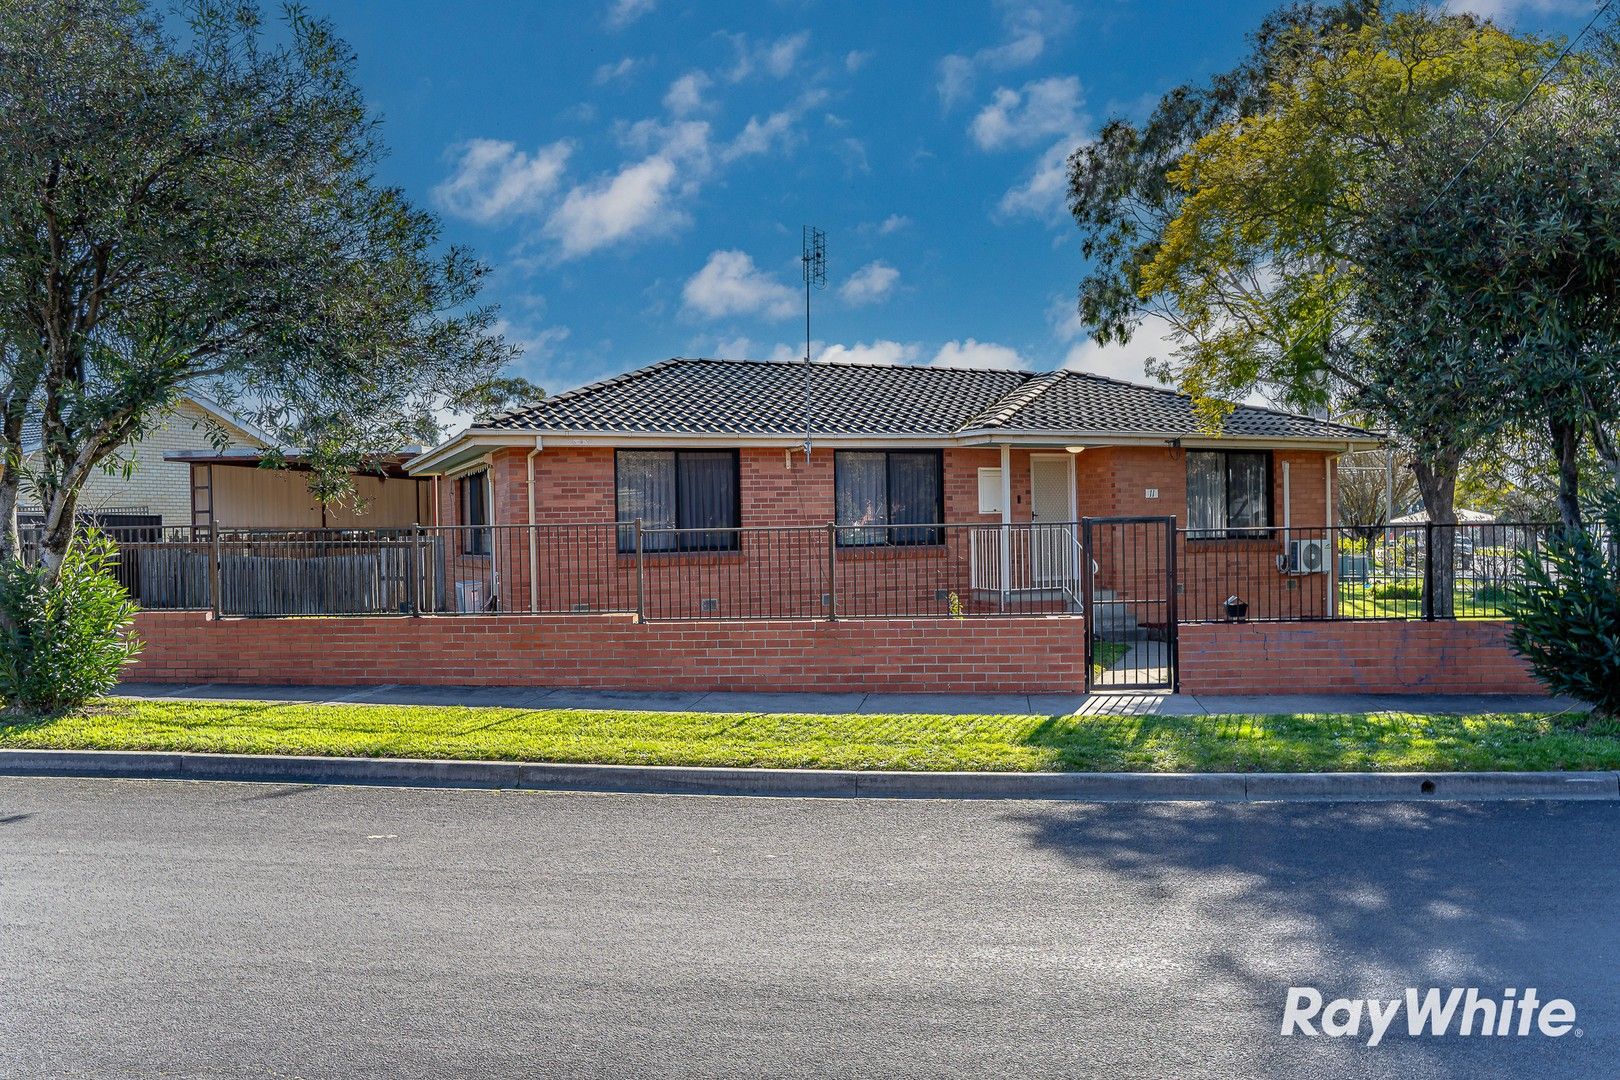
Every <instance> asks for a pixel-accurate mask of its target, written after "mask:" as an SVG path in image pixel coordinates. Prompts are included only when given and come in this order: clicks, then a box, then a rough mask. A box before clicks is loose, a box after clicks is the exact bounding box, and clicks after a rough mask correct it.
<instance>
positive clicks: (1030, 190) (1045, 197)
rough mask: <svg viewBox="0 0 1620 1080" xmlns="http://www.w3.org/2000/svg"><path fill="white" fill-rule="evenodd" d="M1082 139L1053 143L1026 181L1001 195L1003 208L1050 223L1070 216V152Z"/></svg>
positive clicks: (1009, 211)
mask: <svg viewBox="0 0 1620 1080" xmlns="http://www.w3.org/2000/svg"><path fill="white" fill-rule="evenodd" d="M1079 144H1080V140H1078V139H1075V140H1070V139H1064V140H1062V141H1060V142H1056V143H1053V144H1052V146H1050V147H1049V148H1048V149H1047V150H1046V152H1045V153H1044V154H1042V155H1041V156H1040V159H1039V160H1037V161H1036V162H1035V167H1034V168H1033V169H1032V170H1031V171H1030V174H1029V176H1028V177H1026V178H1025V180H1024V182H1023V183H1021V184H1019V185H1017V186H1016V187H1014V188H1012V189H1011V190H1009V191H1008V192H1007V193H1006V194H1005V195H1003V196H1002V197H1001V203H1000V204H999V205H1000V209H1001V212H1002V213H1003V214H1005V215H1007V216H1008V217H1033V218H1040V219H1042V220H1044V221H1047V222H1048V223H1057V222H1060V221H1063V220H1065V219H1066V217H1067V215H1068V212H1069V155H1070V154H1071V153H1073V152H1074V151H1075V149H1077V148H1078V146H1079Z"/></svg>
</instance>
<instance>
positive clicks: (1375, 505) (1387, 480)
mask: <svg viewBox="0 0 1620 1080" xmlns="http://www.w3.org/2000/svg"><path fill="white" fill-rule="evenodd" d="M1338 478H1339V499H1338V502H1339V520H1338V522H1337V523H1336V524H1339V525H1347V526H1351V527H1353V528H1357V529H1360V530H1362V531H1363V533H1364V535H1371V533H1372V532H1373V531H1374V530H1376V529H1377V528H1378V527H1379V526H1381V525H1386V524H1388V523H1389V519H1390V517H1391V516H1397V517H1398V516H1399V515H1400V514H1402V513H1403V512H1404V511H1405V508H1406V507H1408V506H1410V505H1411V504H1412V501H1413V500H1414V499H1415V498H1416V496H1417V485H1416V482H1415V481H1414V480H1413V478H1412V463H1411V462H1410V461H1408V460H1405V459H1398V460H1396V461H1395V462H1393V467H1392V463H1391V462H1390V460H1389V458H1388V456H1387V455H1386V454H1385V453H1384V452H1383V451H1382V450H1359V451H1356V452H1355V453H1351V454H1345V455H1344V456H1343V457H1341V458H1339V468H1338ZM1390 503H1393V504H1394V506H1395V514H1394V515H1391V514H1390V513H1389V512H1388V511H1389V504H1390Z"/></svg>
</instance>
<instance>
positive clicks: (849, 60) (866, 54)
mask: <svg viewBox="0 0 1620 1080" xmlns="http://www.w3.org/2000/svg"><path fill="white" fill-rule="evenodd" d="M870 59H872V50H870V49H852V50H850V51H849V52H848V53H846V54H845V55H844V70H845V71H847V72H849V73H850V74H851V75H853V74H855V73H856V72H857V71H859V70H861V68H863V67H865V66H866V62H867V61H868V60H870Z"/></svg>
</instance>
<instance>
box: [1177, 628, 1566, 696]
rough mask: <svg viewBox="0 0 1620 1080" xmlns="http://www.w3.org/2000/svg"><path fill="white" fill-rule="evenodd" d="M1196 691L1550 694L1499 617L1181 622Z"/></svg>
mask: <svg viewBox="0 0 1620 1080" xmlns="http://www.w3.org/2000/svg"><path fill="white" fill-rule="evenodd" d="M1180 640H1181V654H1180V655H1181V689H1182V690H1183V692H1185V693H1188V694H1307V693H1342V694H1395V693H1430V694H1542V693H1546V689H1545V688H1544V687H1543V686H1542V685H1541V684H1540V683H1538V682H1537V681H1536V680H1535V679H1534V678H1533V677H1532V676H1531V674H1530V668H1529V665H1527V664H1526V663H1525V662H1524V661H1523V660H1522V659H1521V658H1520V657H1519V656H1518V654H1517V653H1515V652H1514V651H1513V649H1512V647H1511V646H1510V645H1509V644H1508V640H1507V624H1506V623H1501V622H1485V621H1478V622H1476V621H1460V622H1429V623H1426V622H1315V623H1311V622H1289V623H1245V624H1241V625H1233V624H1227V623H1213V624H1207V625H1197V626H1183V627H1182V628H1181V639H1180Z"/></svg>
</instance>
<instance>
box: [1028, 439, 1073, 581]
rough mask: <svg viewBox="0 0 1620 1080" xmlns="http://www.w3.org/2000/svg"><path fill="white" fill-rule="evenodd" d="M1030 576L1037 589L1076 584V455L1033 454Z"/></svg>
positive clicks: (1031, 466)
mask: <svg viewBox="0 0 1620 1080" xmlns="http://www.w3.org/2000/svg"><path fill="white" fill-rule="evenodd" d="M1029 489H1030V490H1029V508H1030V515H1029V516H1030V521H1031V523H1032V524H1031V527H1030V537H1029V562H1030V576H1031V577H1032V578H1033V579H1034V584H1035V587H1036V588H1037V589H1057V588H1063V587H1066V586H1072V585H1073V583H1074V580H1075V576H1074V568H1075V564H1076V562H1077V560H1078V555H1077V554H1076V545H1077V543H1078V540H1079V536H1078V535H1077V530H1076V528H1075V526H1074V524H1073V522H1074V457H1073V455H1071V454H1031V455H1030V456H1029Z"/></svg>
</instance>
